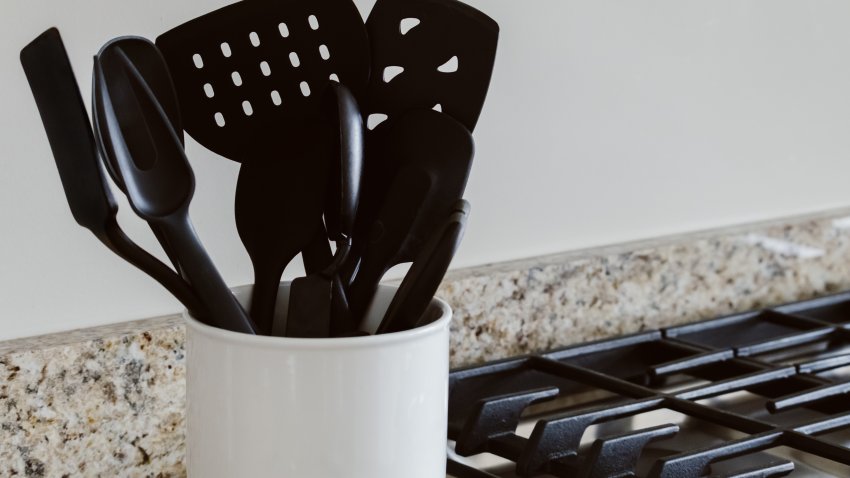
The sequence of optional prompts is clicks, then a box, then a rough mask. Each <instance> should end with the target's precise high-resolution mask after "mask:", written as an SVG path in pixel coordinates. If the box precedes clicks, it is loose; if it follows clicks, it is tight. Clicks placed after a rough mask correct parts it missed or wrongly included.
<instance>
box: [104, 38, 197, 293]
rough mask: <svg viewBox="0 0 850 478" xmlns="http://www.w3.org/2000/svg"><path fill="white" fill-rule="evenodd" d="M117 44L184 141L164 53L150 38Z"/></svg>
mask: <svg viewBox="0 0 850 478" xmlns="http://www.w3.org/2000/svg"><path fill="white" fill-rule="evenodd" d="M113 44H114V45H115V46H120V48H121V50H122V51H123V52H124V53H125V54H126V55H127V58H128V59H129V60H130V61H131V62H132V63H133V66H134V67H135V68H136V69H137V70H138V71H139V73H140V74H141V75H142V77H143V78H144V79H145V81H146V82H147V83H148V85H149V86H150V88H151V91H152V92H153V93H154V96H155V97H156V99H157V101H159V103H160V105H162V107H163V110H165V112H166V114H167V116H168V119H169V121H170V122H171V126H172V128H173V129H174V131H175V132H176V133H177V134H178V136H179V138H180V141H181V143H182V142H183V125H182V122H181V121H180V107H179V105H178V104H177V97H176V96H175V95H174V85H173V83H172V82H171V76H170V75H169V73H168V70H166V69H164V68H163V66H164V65H163V61H162V55H161V54H160V53H159V51H158V50H157V49H156V47H155V46H154V45H153V44H151V43H150V41H148V40H146V39H144V38H138V37H124V38H120V39H117V40H114V41H113ZM92 76H94V75H92ZM94 90H95V88H94V87H93V88H92V94H94ZM94 103H95V102H94V98H92V104H94ZM92 113H93V114H92V122H93V123H94V134H95V142H96V143H97V144H98V149H99V150H100V153H101V155H102V156H103V157H104V158H105V157H106V152H107V151H111V150H112V149H114V148H113V146H112V145H110V146H105V145H104V144H103V142H104V141H109V140H110V138H108V137H107V138H103V137H101V135H100V134H99V131H100V127H99V126H98V125H99V121H100V120H99V118H98V115H97V110H94V111H93V112H92ZM104 164H105V165H106V170H107V171H108V172H109V175H110V177H112V181H113V182H114V183H115V184H116V185H117V186H118V188H119V189H121V190H122V191H123V192H124V193H125V194H126V192H127V190H126V187H125V186H124V179H123V178H121V175H120V173H119V172H118V171H116V170H115V169H114V168H113V167H112V164H113V162H112V161H104ZM150 226H151V231H152V232H153V233H154V236H156V239H157V241H158V242H159V244H160V245H161V246H162V248H163V250H164V251H165V253H166V255H168V258H169V260H170V261H171V263H172V264H173V265H174V268H175V269H177V271H178V272H181V270H180V263H179V261H178V260H177V256H176V254H175V252H174V250H173V248H172V247H171V246H170V245H169V244H168V240H167V239H166V237H165V235H164V234H163V232H162V230H160V228H159V227H157V226H156V225H153V224H151V225H150ZM181 276H183V277H184V279H185V275H184V274H182V273H181Z"/></svg>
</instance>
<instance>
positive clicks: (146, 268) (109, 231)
mask: <svg viewBox="0 0 850 478" xmlns="http://www.w3.org/2000/svg"><path fill="white" fill-rule="evenodd" d="M100 240H101V241H102V242H103V243H104V244H105V245H106V246H107V247H109V248H110V249H111V250H112V251H113V252H115V254H116V255H118V256H119V257H121V258H122V259H124V260H125V261H127V262H129V263H130V264H132V265H133V266H135V267H136V268H138V269H139V270H141V271H142V272H144V273H146V274H147V275H149V276H151V277H152V278H153V279H154V280H156V281H157V282H159V283H160V285H162V286H163V287H165V288H166V289H167V290H168V292H170V293H171V295H173V296H174V297H176V298H177V300H179V301H180V302H181V303H182V304H183V305H184V306H185V307H186V308H187V309H188V310H189V312H190V313H191V314H192V316H193V317H195V318H197V319H199V320H201V321H206V320H207V319H206V318H207V316H208V315H209V314H208V312H207V310H206V308H205V307H204V305H203V303H202V302H201V301H200V300H199V299H198V297H197V295H195V292H194V291H193V290H192V289H191V287H190V286H189V284H187V283H186V281H184V280H183V279H182V278H181V277H180V276H178V275H177V274H176V273H175V272H174V271H173V270H171V269H170V268H169V267H168V266H166V265H165V264H163V263H162V261H160V260H159V259H157V258H156V257H154V256H152V255H151V254H149V253H148V252H147V251H145V250H144V249H142V248H141V247H139V246H138V245H137V244H136V243H135V242H133V241H132V239H130V238H129V237H127V235H126V234H124V231H123V230H121V228H120V226H118V222H117V221H112V223H111V224H109V225H108V226H107V227H106V236H105V237H101V238H100Z"/></svg>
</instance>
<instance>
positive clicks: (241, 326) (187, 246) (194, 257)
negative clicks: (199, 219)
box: [156, 211, 256, 334]
mask: <svg viewBox="0 0 850 478" xmlns="http://www.w3.org/2000/svg"><path fill="white" fill-rule="evenodd" d="M156 223H157V225H158V226H161V228H162V231H163V233H164V234H165V236H166V238H167V240H168V244H170V245H171V246H172V247H173V248H174V252H175V253H176V254H177V256H179V257H180V264H181V265H182V266H183V270H184V272H185V273H186V277H187V279H188V281H189V283H191V284H192V287H193V288H194V289H195V292H196V293H197V295H198V298H200V299H201V301H202V302H203V303H204V305H206V307H207V310H208V311H209V316H208V318H209V322H210V325H212V326H214V327H218V328H221V329H226V330H231V331H233V332H242V333H245V334H256V327H255V326H254V324H253V323H252V322H251V319H249V318H248V316H247V314H245V310H243V309H242V306H241V305H239V302H238V301H237V300H236V297H234V296H233V293H231V292H230V289H228V287H227V284H225V283H224V279H222V278H221V275H220V274H219V273H218V270H216V268H215V265H214V264H213V263H212V260H211V259H210V257H209V256H208V255H207V253H206V251H204V248H203V246H202V245H201V242H200V241H199V240H198V236H197V234H195V229H194V227H193V226H192V223H191V221H190V220H189V216H188V212H186V211H183V212H182V213H180V212H178V213H175V214H172V215H170V216H168V217H166V218H161V219H159V220H157V221H156Z"/></svg>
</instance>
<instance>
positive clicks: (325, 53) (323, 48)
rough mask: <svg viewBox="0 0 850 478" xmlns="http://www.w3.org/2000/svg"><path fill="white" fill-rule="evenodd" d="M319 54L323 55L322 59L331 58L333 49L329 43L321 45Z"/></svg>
mask: <svg viewBox="0 0 850 478" xmlns="http://www.w3.org/2000/svg"><path fill="white" fill-rule="evenodd" d="M319 54H320V55H321V56H322V60H330V59H331V51H330V50H329V49H328V46H327V45H319Z"/></svg>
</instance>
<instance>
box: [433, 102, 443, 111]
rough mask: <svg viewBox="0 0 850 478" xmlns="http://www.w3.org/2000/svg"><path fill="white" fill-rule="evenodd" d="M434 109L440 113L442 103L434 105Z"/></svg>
mask: <svg viewBox="0 0 850 478" xmlns="http://www.w3.org/2000/svg"><path fill="white" fill-rule="evenodd" d="M434 111H439V112H440V113H442V112H443V105H441V104H440V103H437V104H436V105H434Z"/></svg>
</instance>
